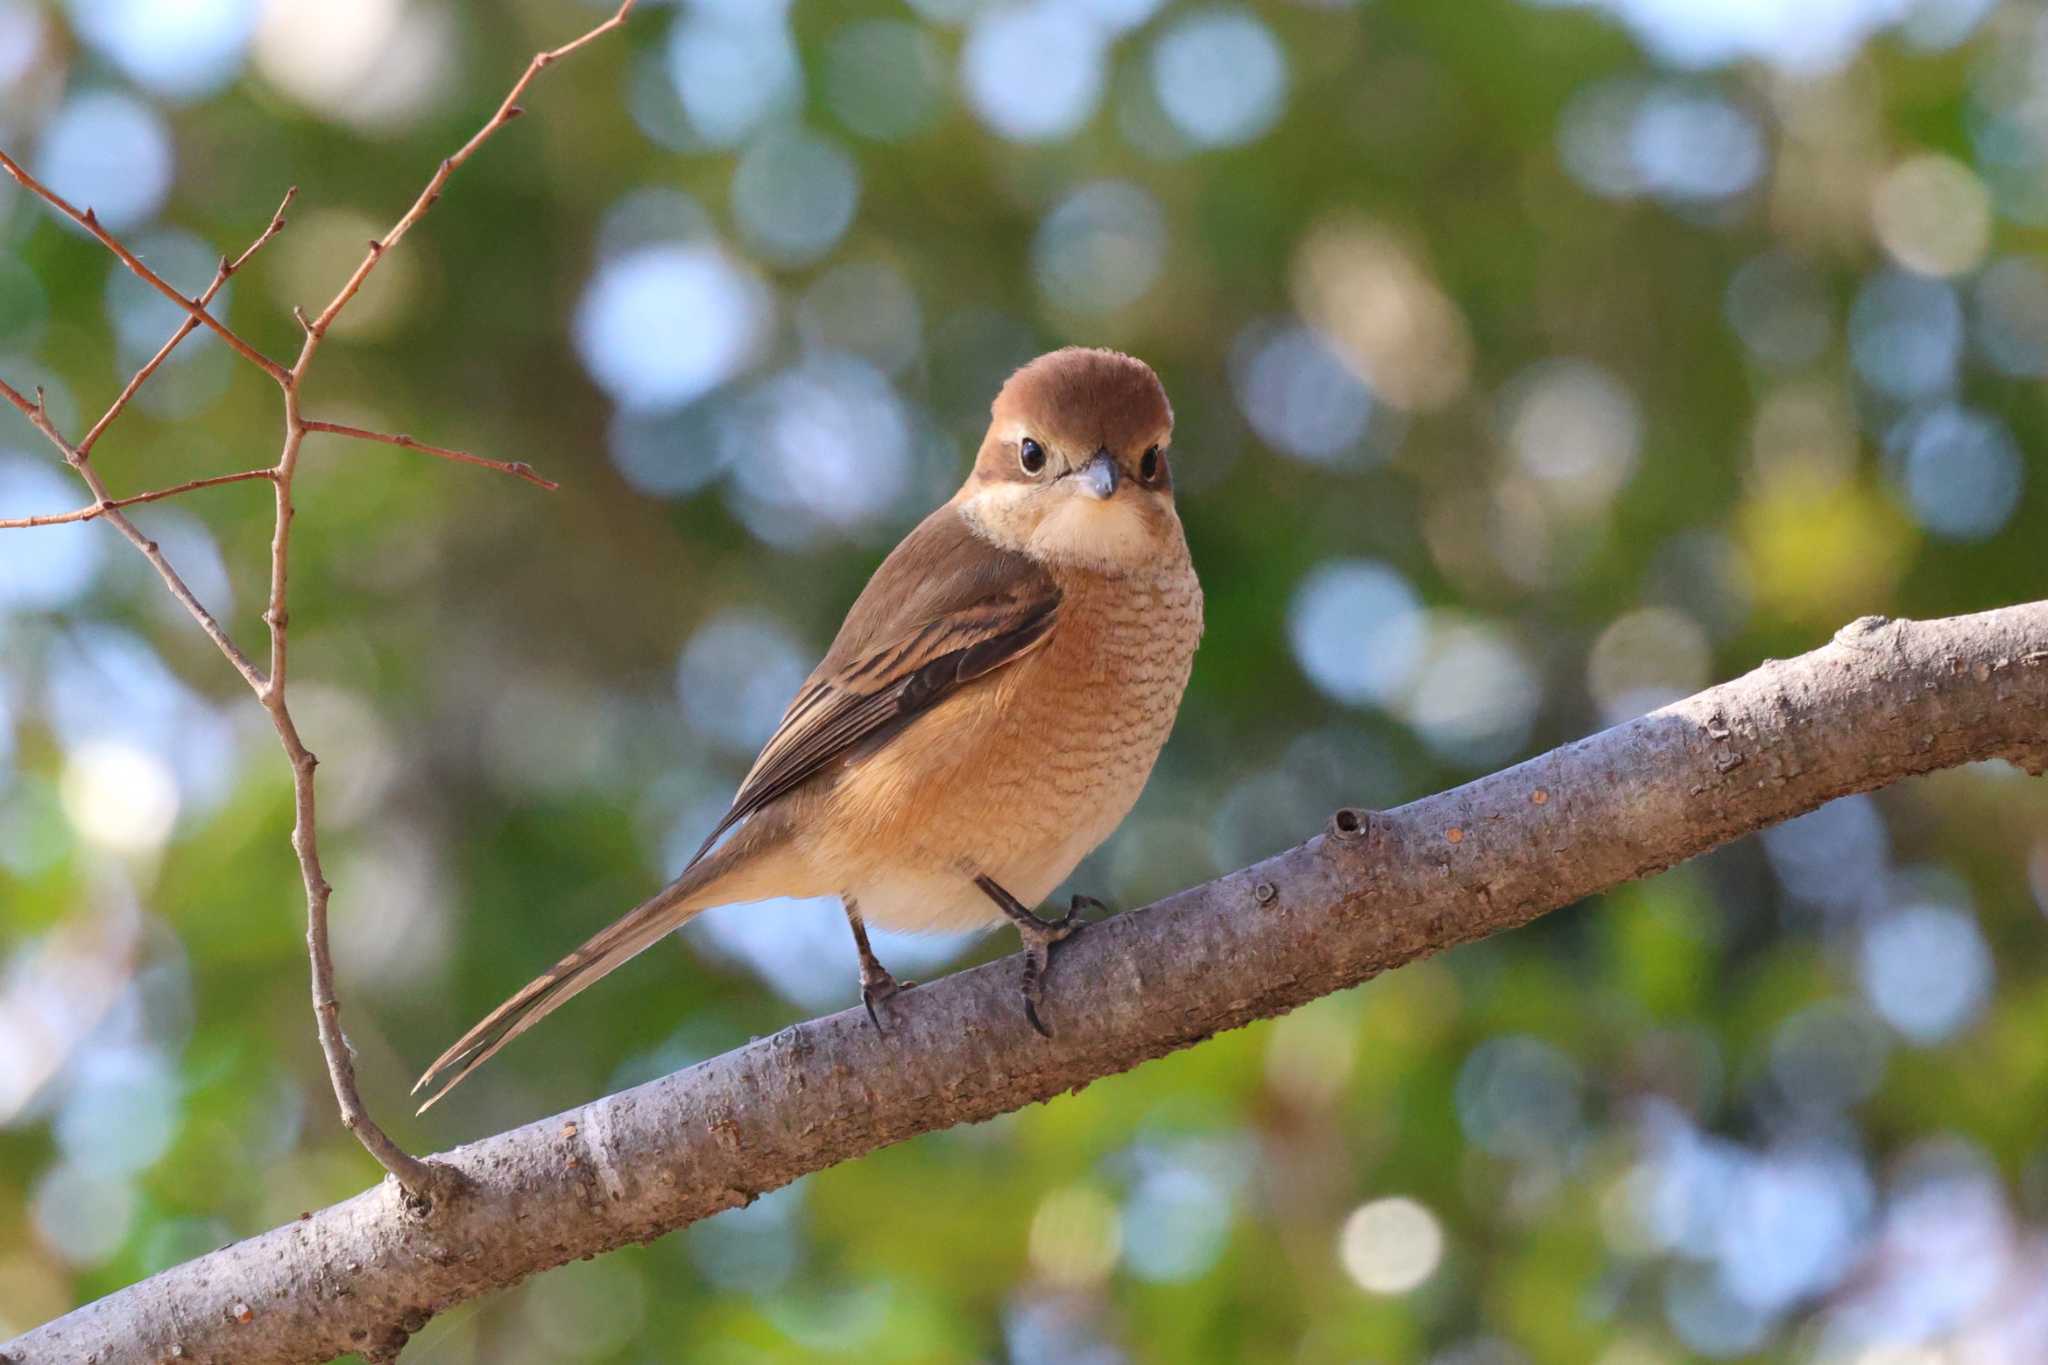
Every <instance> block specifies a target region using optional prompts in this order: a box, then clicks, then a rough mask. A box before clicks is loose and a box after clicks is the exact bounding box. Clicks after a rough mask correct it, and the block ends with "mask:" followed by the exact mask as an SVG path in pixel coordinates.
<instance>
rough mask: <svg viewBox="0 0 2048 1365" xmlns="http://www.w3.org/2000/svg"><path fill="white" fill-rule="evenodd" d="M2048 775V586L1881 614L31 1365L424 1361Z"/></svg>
mask: <svg viewBox="0 0 2048 1365" xmlns="http://www.w3.org/2000/svg"><path fill="white" fill-rule="evenodd" d="M1993 758H2003V759H2008V760H2010V761H2012V762H2014V763H2016V764H2018V765H2019V766H2020V767H2022V768H2024V769H2025V770H2026V771H2028V772H2030V773H2033V774H2035V775H2037V776H2038V775H2040V774H2041V773H2042V772H2043V771H2044V769H2048V602H2036V603H2032V604H2029V605H2025V606H2015V607H2007V608H2004V609H2002V610H1999V611H1991V612H1985V613H1982V614H1980V615H1975V616H1964V617H1955V618H1951V619H1947V620H1940V621H1926V622H1907V621H1886V620H1884V619H1883V618H1879V617H1866V618H1864V619H1862V620H1859V621H1857V622H1854V623H1853V624H1851V625H1849V626H1847V627H1844V628H1843V630H1842V631H1841V632H1839V633H1838V634H1837V635H1836V636H1835V638H1834V641H1833V642H1832V643H1830V644H1829V645H1827V646H1825V647H1823V648H1821V649H1818V650H1815V651H1814V652H1812V653H1810V654H1806V655H1803V656H1801V657H1800V658H1797V659H1793V660H1790V661H1786V662H1771V663H1767V664H1765V665H1764V666H1763V667H1761V668H1759V669H1757V670H1756V671H1755V672H1752V673H1750V674H1748V675H1747V676H1745V677H1742V678H1739V679H1737V680H1735V681H1733V682H1730V683H1725V684H1723V685H1721V686H1719V687H1715V688H1711V689H1709V690H1708V691H1705V692H1702V693H1700V694H1698V695H1697V696H1694V697H1691V698H1689V699H1687V700H1685V701H1682V702H1678V703H1675V704H1673V705H1671V706H1668V707H1665V708H1664V709H1663V710H1660V711H1657V712H1654V713H1652V714H1650V715H1647V716H1643V717H1641V718H1639V719H1637V720H1634V721H1630V722H1628V723H1627V724H1624V725H1619V726H1616V727H1615V728H1613V729H1611V730H1607V731H1604V732H1602V733H1600V734H1597V735H1593V736H1591V737H1589V738H1586V739H1582V740H1579V741H1577V742H1575V743H1572V744H1568V745H1565V746H1564V747H1563V748H1560V749H1556V750H1553V751H1552V752H1550V753H1547V754H1544V755H1542V756H1541V757H1538V758H1534V759H1530V760H1529V761H1527V762H1525V763H1521V764H1518V765H1517V766H1515V767H1513V768H1509V769H1507V770H1505V771H1503V772H1499V773H1495V774H1493V775H1492V776H1490V777H1485V778H1481V779H1480V780H1478V781H1476V782H1471V783H1468V784H1466V785H1465V786H1462V787H1458V788H1455V789H1454V790H1451V791H1447V792H1443V793H1440V794H1439V795H1436V796H1431V797H1428V798H1426V799H1424V800H1421V801H1416V802H1414V803H1412V804H1410V805H1406V806H1403V807H1401V808H1400V809H1398V810H1394V811H1390V812H1386V813H1383V814H1381V813H1370V812H1365V811H1358V810H1352V809H1346V810H1341V811H1338V812H1337V813H1336V814H1335V815H1334V816H1333V817H1332V819H1331V822H1330V825H1329V827H1328V828H1327V829H1326V830H1325V831H1324V832H1323V833H1321V834H1318V835H1316V836H1315V837H1313V838H1310V839H1309V840H1308V842H1306V843H1304V844H1302V845H1300V846H1298V847H1296V848H1293V849H1290V850H1288V851H1287V852H1285V853H1282V854H1279V855H1278V856H1276V857H1273V858H1269V859H1267V860H1265V861H1264V862H1261V863H1258V864H1256V865H1254V866H1252V867H1248V868H1245V869H1243V870H1241V871H1238V872H1233V873H1231V874H1229V875H1227V876H1224V877H1220V878H1218V879H1217V880H1215V881H1212V882H1209V883H1207V884H1206V885H1203V886H1198V887H1194V888H1192V889H1190V890H1187V891H1183V892H1181V893H1179V894H1178V895H1175V896H1172V897H1169V898H1168V899H1166V900H1164V901H1161V902H1160V903H1158V904H1157V905H1154V906H1151V907H1149V908H1148V909H1145V910H1140V911H1134V912H1131V913H1129V914H1125V915H1120V916H1118V917H1116V918H1114V919H1112V920H1109V921H1107V922H1106V923H1103V924H1100V925H1098V926H1095V927H1093V928H1091V929H1090V930H1089V931H1088V932H1087V933H1085V934H1082V935H1080V936H1079V937H1078V938H1076V939H1074V940H1073V941H1071V942H1070V943H1069V944H1067V945H1065V947H1064V948H1063V949H1062V951H1061V953H1060V955H1059V957H1058V962H1057V967H1056V968H1055V971H1054V975H1053V978H1052V980H1051V982H1050V983H1049V990H1048V992H1047V996H1048V1001H1047V1016H1048V1022H1049V1023H1050V1025H1051V1026H1052V1028H1053V1030H1054V1032H1055V1034H1056V1038H1055V1039H1054V1040H1053V1041H1047V1040H1046V1039H1043V1038H1041V1037H1039V1036H1038V1035H1037V1034H1036V1033H1034V1032H1033V1031H1032V1030H1031V1029H1029V1028H1028V1027H1025V1026H1023V1024H1022V1020H1021V1017H1020V1015H1019V1012H1018V1005H1017V971H1018V963H1017V961H1016V960H1014V959H1006V960H1004V961H1001V962H996V963H991V964H989V965H987V966H983V967H980V968H977V969H975V970H972V971H968V972H962V973H959V974H957V975H954V976H951V977H948V978H946V979H945V980H943V981H939V982H935V983H931V984H929V985H926V986H924V987H922V988H920V989H919V990H918V991H917V992H916V993H915V994H914V995H912V996H909V997H906V998H905V999H904V1000H903V1001H901V1002H900V1005H899V1008H898V1009H897V1010H896V1013H895V1025H894V1027H893V1028H892V1029H891V1031H890V1033H889V1035H888V1036H887V1037H883V1036H881V1035H879V1034H877V1032H876V1031H875V1030H874V1029H873V1028H872V1027H870V1026H869V1025H868V1023H867V1020H866V1019H865V1017H864V1016H863V1015H862V1013H861V1012H860V1011H859V1010H858V1009H852V1010H846V1011H843V1012H841V1013H839V1014H835V1015H832V1016H830V1017H827V1018H822V1019H815V1020H812V1021H810V1022H808V1023H804V1024H799V1025H796V1026H794V1027H792V1028H788V1029H784V1030H783V1031H782V1032H780V1033H778V1034H776V1035H775V1036H773V1037H771V1038H767V1039H763V1040H761V1041H759V1042H756V1043H753V1044H751V1045H750V1046H747V1047H744V1048H741V1049H739V1050H737V1051H735V1052H731V1053H728V1054H726V1055H725V1056H722V1057H717V1058H714V1059H712V1060H710V1061H708V1062H704V1063H702V1064H701V1065H698V1066H694V1067H691V1068H689V1069H687V1070H684V1071H680V1072H677V1073H676V1074H674V1075H672V1076H668V1077H665V1078H663V1079H661V1080H657V1081H652V1082H649V1083H648V1084H646V1085H642V1086H639V1087H637V1088H635V1089H632V1090H628V1091H624V1092H622V1093H620V1094H617V1095H612V1096H610V1097H608V1098H605V1099H601V1100H597V1101H595V1102H593V1103H591V1104H588V1105H585V1106H583V1107H581V1108H579V1109H576V1110H572V1111H570V1112H568V1113H564V1114H559V1115H556V1116H555V1117H553V1118H548V1119H543V1120H541V1121H539V1122H537V1123H531V1124H528V1125H526V1126H525V1127H523V1128H518V1129H514V1130H512V1131H511V1132H507V1133H501V1134H498V1135H497V1136H495V1137H490V1138H486V1139H484V1140H482V1141H480V1142H475V1143H472V1144H470V1145H468V1146H466V1147H460V1148H457V1149H455V1150H454V1151H452V1152H449V1153H447V1154H446V1155H445V1156H444V1157H442V1158H441V1159H442V1160H445V1161H446V1162H447V1163H448V1164H449V1165H450V1166H451V1167H453V1168H454V1169H455V1170H456V1171H457V1172H459V1173H460V1175H461V1177H462V1182H461V1186H460V1188H459V1189H458V1190H457V1191H456V1192H454V1193H453V1194H449V1195H444V1196H443V1197H442V1198H441V1199H440V1200H439V1202H438V1203H437V1204H435V1205H433V1206H431V1207H429V1208H426V1209H424V1210H422V1209H420V1208H418V1207H417V1206H415V1205H409V1204H408V1202H407V1201H406V1200H405V1199H403V1198H402V1197H401V1195H400V1191H399V1189H398V1186H397V1184H396V1182H395V1181H393V1180H389V1179H387V1180H385V1181H384V1182H383V1183H382V1184H380V1185H378V1186H376V1187H374V1188H372V1189H369V1190H367V1191H365V1192H364V1193H362V1194H360V1195H357V1196H356V1197H355V1198H353V1199H350V1200H348V1201H346V1202H344V1203H341V1204H336V1205H334V1206H332V1207H330V1208H326V1209H322V1210H320V1211H319V1212H316V1213H313V1214H310V1215H307V1216H305V1217H303V1218H301V1219H300V1220H298V1221H297V1222H294V1223H291V1224H288V1225H286V1226H284V1227H281V1228H276V1229H273V1230H272V1231H270V1232H267V1233H264V1234H262V1235H260V1236H257V1237H252V1238H249V1239H248V1240H246V1241H243V1242H238V1243H236V1244H234V1245H233V1246H229V1247H226V1248H223V1249H222V1250H220V1251H217V1252H214V1253H212V1254H210V1255H207V1256H202V1257H200V1258H199V1259H197V1260H195V1261H191V1262H188V1263H186V1264H184V1265H181V1266H177V1267H175V1268H173V1269H171V1270H167V1271H165V1272H163V1273H162V1274H159V1275H155V1276H152V1277H151V1278H150V1279H147V1280H144V1281H142V1282H141V1283H139V1284H135V1285H132V1286H130V1287H128V1288H127V1289H123V1290H121V1291H119V1292H117V1293H114V1294H111V1295H109V1296H107V1297H106V1298H104V1299H101V1300H99V1301H98V1302H96V1303H92V1304H88V1305H86V1306H85V1307H82V1308H80V1309H77V1310H76V1311H74V1312H72V1313H69V1314H67V1315H65V1316H64V1317H62V1318H59V1319H57V1320H56V1321H54V1322H51V1323H48V1324H46V1325H44V1326H42V1327H39V1328H36V1329H35V1330H33V1331H31V1332H29V1333H27V1334H26V1335H25V1336H22V1337H20V1338H18V1339H17V1340H15V1341H14V1342H12V1343H11V1344H9V1345H7V1346H5V1347H0V1358H6V1357H10V1356H11V1358H12V1360H14V1361H17V1362H20V1363H21V1365H44V1363H45V1362H49V1363H50V1365H56V1363H57V1362H64V1365H74V1363H75V1362H80V1361H89V1362H115V1361H119V1362H128V1361H156V1360H177V1361H195V1362H229V1361H233V1362H273V1361H275V1362H287V1361H290V1362H298V1361H320V1360H327V1359H330V1358H332V1357H334V1356H336V1355H339V1354H342V1353H345V1352H348V1351H361V1352H364V1353H365V1354H366V1355H369V1356H371V1357H372V1358H389V1357H390V1356H392V1355H395V1354H396V1352H397V1350H398V1349H399V1348H400V1347H401V1346H402V1345H403V1344H404V1342H405V1340H406V1338H407V1337H408V1336H409V1335H410V1334H411V1333H413V1332H416V1331H418V1330H419V1329H420V1327H421V1326H423V1325H424V1324H425V1323H426V1322H427V1320H428V1319H429V1318H430V1317H431V1316H432V1315H433V1314H435V1313H437V1312H439V1311H441V1310H442V1309H445V1308H447V1307H449V1306H450V1305H452V1304H456V1303H460V1302H462V1301H464V1300H467V1299H472V1298H475V1297H477V1296H479V1295H481V1294H484V1293H487V1292H489V1291H491V1290H494V1289H499V1288H503V1287H504V1286H507V1285H510V1284H514V1283H516V1282H518V1281H519V1280H521V1279H524V1278H525V1277H526V1276H528V1275H530V1274H532V1273H534V1272H535V1271H537V1270H544V1269H547V1268H548V1267H551V1266H555V1265H559V1264H561V1263H563V1262H565V1261H568V1260H570V1259H572V1258H576V1257H584V1256H590V1255H593V1254H595V1253H598V1252H603V1251H609V1250H612V1249H613V1248H616V1247H620V1246H624V1245H626V1244H628V1243H631V1242H643V1241H647V1240H650V1239H652V1238H655V1237H659V1236H661V1235H662V1234H663V1233H665V1232H669V1231H672V1230H673V1229H675V1228H679V1227H682V1226H684V1225H685V1224H688V1223H691V1222H694V1221H696V1220H697V1219H699V1218H704V1217H708V1216H709V1215H711V1214H714V1213H717V1212H718V1211H720V1210H722V1209H728V1208H732V1207H734V1206H735V1205H739V1204H744V1203H746V1202H748V1201H749V1200H751V1199H753V1198H754V1197H755V1196H756V1195H758V1194H760V1193H761V1192H763V1191H765V1190H771V1189H774V1188H776V1187H778V1186H780V1185H783V1184H786V1183H788V1182H789V1181H791V1180H794V1179H796V1178H797V1177H798V1176H801V1175H804V1174H806V1173H807V1172H811V1171H817V1170H822V1169H824V1168H825V1167H828V1166H832V1165H835V1164H837V1163H838V1162H842V1161H848V1160H851V1159H853V1158H855V1157H858V1156H861V1155H863V1154H864V1153H867V1152H871V1151H873V1150H875V1149H876V1148H878V1147H882V1146H885V1145H887V1144H889V1143H893V1142H900V1141H902V1140H903V1139H905V1138H908V1137H913V1136H916V1135H917V1134H919V1133H927V1132H931V1131H933V1130H935V1129H940V1128H946V1127H950V1126H952V1125H954V1124H959V1123H969V1122H973V1121H975V1120H979V1119H986V1118H990V1117H992V1116H994V1115H996V1114H1001V1113H1005V1112H1007V1111H1009V1110H1013V1109H1018V1108H1021V1107H1022V1106H1024V1105H1026V1104H1029V1103H1032V1102H1033V1101H1037V1100H1045V1099H1050V1098H1051V1097H1052V1096H1054V1095H1057V1094H1059V1093H1060V1092H1061V1091H1064V1090H1075V1089H1079V1088H1080V1087H1081V1086H1084V1085H1086V1084H1088V1083H1089V1082H1090V1081H1093V1080H1095V1079H1097V1078H1098V1077H1101V1076H1107V1075H1111V1074H1114V1073H1116V1072H1120V1071H1126V1070H1129V1069H1130V1068H1131V1067H1134V1066H1136V1065H1138V1064H1139V1063H1140V1062H1144V1061H1146V1060H1148V1059H1150V1058H1153V1057H1158V1056H1161V1055H1163V1054H1165V1053H1167V1052H1171V1051H1173V1050H1175V1049H1177V1048H1182V1047H1186V1046H1188V1045H1190V1044H1192V1043H1196V1042H1199V1041H1201V1040H1202V1039H1204V1038H1207V1037H1209V1036H1210V1035H1211V1034H1214V1033H1217V1032H1219V1031H1221V1030H1224V1029H1230V1028H1236V1027H1238V1026H1239V1025H1241V1024H1245V1023H1249V1022H1250V1021H1252V1020H1254V1019H1259V1018H1264V1017H1266V1016H1269V1015H1274V1014H1279V1013H1281V1012H1283V1011H1285V1010H1288V1009H1292V1008H1293V1007H1295V1006H1297V1005H1300V1004H1302V1003H1304V1002H1306V1001H1309V1000H1313V999H1315V998H1316V997H1318V996H1322V995H1326V994H1329V993H1330V992H1332V991H1336V990H1341V989H1342V988H1344V987H1346V986H1351V985H1355V984H1357V983H1358V982H1360V981H1364V980H1366V979H1367V978H1369V977H1372V976H1375V975H1377V974H1378V973H1380V972H1383V971H1387V970H1389V969H1390V968H1394V967H1398V966H1400V965H1401V964H1403V963H1406V962H1411V961H1414V960H1415V959H1417V958H1420V957H1426V956H1428V955H1430V954H1432V953H1437V952H1441V951H1443V950H1444V949H1446V948H1450V947H1453V946H1455V945H1457V944H1460V943H1466V942H1470V941H1471V940H1473V939H1478V938H1483V937H1485V936H1487V935H1489V934H1494V933H1498V932H1500V931H1501V930H1504V929H1511V928H1514V927H1515V926H1517V925H1520V924H1524V923H1527V922H1528V921H1529V920H1531V919H1534V918H1535V917H1536V916H1538V915H1541V914H1543V913H1545V912H1546V911H1549V910H1553V909H1556V908H1558V907H1559V906H1563V905H1568V904H1570V903H1572V902H1573V901H1576V900H1579V899H1580V898H1582V897H1585V896H1588V895H1591V894H1593V893H1595V892H1598V891H1601V890H1603V889H1605V888H1608V887H1612V886H1615V885H1617V884H1619V883H1622V882H1627V881H1630V880H1632V879H1634V878H1638V877H1642V876H1646V875H1648V874H1650V873H1653V872H1656V871H1659V870H1661V869H1663V868H1667V867H1670V866H1672V865H1673V864H1675V863H1678V862H1681V861H1683V860H1685V859H1687V858H1690V857H1693V856H1695V855H1697V854H1700V853H1703V852H1706V851H1707V850H1709V849H1712V848H1714V847H1717V846H1718V845H1721V844H1724V843H1726V842H1728V841H1729V840H1731V839H1734V838H1737V837H1739V836H1740V835H1743V834H1747V833H1750V832H1753V831H1755V830H1758V829H1762V828H1764V827H1765V826H1768V825H1771V824H1775V823H1777V822H1779V821H1782V820H1786V819H1789V818H1791V817H1793V816H1796V815H1799V814H1801V813H1803V812H1805V811H1809V810H1812V809H1813V808H1814V807H1816V806H1819V805H1821V804H1822V803H1823V802H1826V801H1828V800H1831V799H1833V798H1835V797H1838V796H1843V795H1847V794H1849V793H1851V792H1861V791H1869V790H1872V789H1874V788H1878V787H1882V786H1885V785H1887V784H1889V783H1892V782H1895V781H1897V780H1899V779H1900V778H1903V777H1908V776H1911V775H1913V774H1916V773H1925V772H1930V771H1933V770H1935V769H1938V768H1948V767H1954V766H1957V765H1959V764H1964V763H1969V762H1973V761H1978V760H1984V759H1993Z"/></svg>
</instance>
